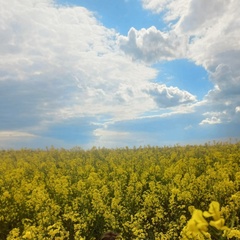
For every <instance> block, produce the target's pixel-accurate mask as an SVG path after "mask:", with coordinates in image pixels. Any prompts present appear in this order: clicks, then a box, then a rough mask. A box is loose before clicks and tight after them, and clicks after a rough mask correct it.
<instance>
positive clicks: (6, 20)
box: [0, 0, 157, 129]
mask: <svg viewBox="0 0 240 240" xmlns="http://www.w3.org/2000/svg"><path fill="white" fill-rule="evenodd" d="M0 27H1V31H0V39H1V40H2V41H1V42H2V44H1V46H0V53H1V56H2V57H1V59H0V92H1V95H0V109H1V110H0V111H1V116H2V121H1V124H0V129H1V128H3V129H6V128H11V127H14V126H15V125H16V124H18V127H20V128H21V127H22V128H23V127H26V125H35V124H40V123H41V122H45V123H46V122H49V121H61V119H66V118H72V117H81V116H88V115H97V114H109V115H114V116H115V117H118V116H120V117H123V118H124V117H127V118H128V117H129V116H130V115H136V114H138V113H140V112H142V111H145V109H146V106H147V104H148V102H149V101H150V100H148V99H146V97H147V95H146V94H145V93H143V92H142V90H141V89H142V88H144V87H143V86H145V85H148V83H149V81H150V80H151V79H154V78H155V77H156V74H157V72H156V70H155V69H152V68H150V67H147V66H145V65H144V64H136V63H133V62H132V61H131V60H129V59H128V58H126V56H123V55H122V54H121V53H119V52H118V50H117V46H116V43H115V38H116V32H114V31H113V30H110V29H107V28H105V27H104V26H103V25H102V24H101V23H99V22H98V21H97V20H96V18H95V17H94V15H93V14H92V13H91V12H90V11H88V10H87V9H85V8H82V7H61V6H56V5H54V3H53V2H52V1H50V0H49V1H47V0H45V1H40V0H34V1H27V0H22V1H14V0H10V1H7V2H4V3H2V12H1V20H0ZM148 106H149V107H151V105H148ZM152 106H153V105H152ZM130 109H131V110H132V109H134V110H133V111H130ZM8 119H12V120H11V121H10V122H8ZM15 127H16V126H15ZM32 127H33V126H32Z"/></svg>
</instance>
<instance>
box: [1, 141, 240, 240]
mask: <svg viewBox="0 0 240 240" xmlns="http://www.w3.org/2000/svg"><path fill="white" fill-rule="evenodd" d="M239 218H240V143H239V142H236V143H221V142H220V143H214V144H210V143H208V144H205V145H194V146H190V145H187V146H173V147H150V146H146V147H139V148H131V149H130V148H128V147H126V148H119V149H105V148H99V149H98V148H92V149H91V150H83V149H81V148H78V147H76V148H73V149H70V150H66V149H55V148H53V147H52V148H47V149H45V150H40V149H39V150H31V149H22V150H0V239H3V240H4V239H8V240H12V239H40V240H41V239H56V240H57V239H58V240H62V239H70V240H75V239H76V240H98V239H100V237H101V235H102V234H103V233H104V232H106V231H113V232H116V233H118V234H119V235H118V239H125V240H131V239H136V240H140V239H149V240H168V239H176V240H178V239H216V240H219V239H240V222H239Z"/></svg>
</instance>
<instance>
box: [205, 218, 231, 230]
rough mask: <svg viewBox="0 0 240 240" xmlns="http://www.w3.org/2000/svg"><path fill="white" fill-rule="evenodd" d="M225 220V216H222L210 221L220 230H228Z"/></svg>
mask: <svg viewBox="0 0 240 240" xmlns="http://www.w3.org/2000/svg"><path fill="white" fill-rule="evenodd" d="M224 223H225V220H224V219H223V218H220V219H219V220H217V221H210V223H209V224H210V225H211V226H213V227H215V228H216V229H218V230H227V229H228V227H226V226H224Z"/></svg>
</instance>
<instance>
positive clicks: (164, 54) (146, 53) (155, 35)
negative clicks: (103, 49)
mask: <svg viewBox="0 0 240 240" xmlns="http://www.w3.org/2000/svg"><path fill="white" fill-rule="evenodd" d="M118 42H119V47H120V49H121V50H123V51H124V52H125V53H126V54H128V55H130V56H131V57H132V58H133V60H140V61H145V62H147V63H154V62H158V61H159V60H171V59H175V58H179V57H180V56H182V52H183V50H184V49H182V47H183V45H182V42H181V41H180V39H177V37H176V35H175V34H174V33H171V32H162V31H159V30H157V29H156V28H155V27H151V28H148V29H144V28H143V29H141V30H139V31H137V30H136V29H135V28H131V29H130V30H129V32H128V36H127V37H125V36H121V35H120V36H119V38H118Z"/></svg>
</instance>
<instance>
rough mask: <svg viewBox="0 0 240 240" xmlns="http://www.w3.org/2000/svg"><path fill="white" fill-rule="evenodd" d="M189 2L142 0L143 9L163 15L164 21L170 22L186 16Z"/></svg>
mask: <svg viewBox="0 0 240 240" xmlns="http://www.w3.org/2000/svg"><path fill="white" fill-rule="evenodd" d="M189 2H190V0H142V4H143V7H144V8H145V9H147V10H151V11H153V12H154V13H161V12H164V13H165V20H166V21H172V20H175V19H177V18H179V17H181V16H183V15H185V14H186V11H187V10H188V5H189Z"/></svg>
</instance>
